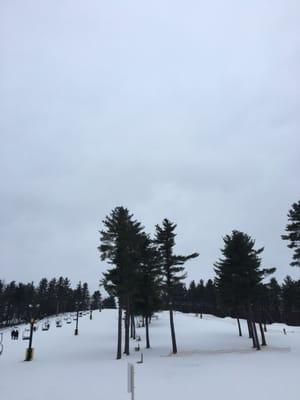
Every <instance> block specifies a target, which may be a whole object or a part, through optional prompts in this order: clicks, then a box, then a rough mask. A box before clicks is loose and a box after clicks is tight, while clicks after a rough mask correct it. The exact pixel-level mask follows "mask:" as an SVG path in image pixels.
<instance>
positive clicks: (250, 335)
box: [247, 318, 253, 339]
mask: <svg viewBox="0 0 300 400" xmlns="http://www.w3.org/2000/svg"><path fill="white" fill-rule="evenodd" d="M247 325H248V333H249V339H252V338H253V332H252V326H251V323H250V320H249V318H247Z"/></svg>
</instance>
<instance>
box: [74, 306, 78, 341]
mask: <svg viewBox="0 0 300 400" xmlns="http://www.w3.org/2000/svg"><path fill="white" fill-rule="evenodd" d="M78 318H79V309H78V308H77V312H76V327H75V331H74V335H75V336H77V335H78Z"/></svg>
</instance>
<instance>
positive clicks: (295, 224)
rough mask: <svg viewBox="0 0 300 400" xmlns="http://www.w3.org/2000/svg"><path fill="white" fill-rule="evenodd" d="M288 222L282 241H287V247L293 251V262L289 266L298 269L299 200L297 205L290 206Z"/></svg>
mask: <svg viewBox="0 0 300 400" xmlns="http://www.w3.org/2000/svg"><path fill="white" fill-rule="evenodd" d="M288 220H289V221H290V223H289V224H287V226H286V228H285V231H286V232H287V234H285V235H282V236H281V238H282V239H283V240H288V241H289V242H290V243H289V244H288V247H289V248H290V249H294V254H293V260H294V261H292V262H291V263H290V265H291V266H292V267H300V200H299V201H298V203H294V204H292V208H291V209H290V211H289V213H288Z"/></svg>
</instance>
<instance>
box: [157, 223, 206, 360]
mask: <svg viewBox="0 0 300 400" xmlns="http://www.w3.org/2000/svg"><path fill="white" fill-rule="evenodd" d="M176 226H177V225H176V224H173V223H172V222H171V221H169V220H168V219H166V218H165V219H164V220H163V221H162V226H159V225H156V234H155V243H156V244H157V248H158V250H159V253H160V257H161V269H162V273H163V288H164V291H165V293H166V296H167V302H168V309H169V315H170V328H171V338H172V352H173V354H176V353H177V343H176V336H175V328H174V317H173V309H174V291H175V288H176V286H177V285H178V283H180V282H181V281H182V280H183V279H184V278H185V277H186V274H185V273H184V272H183V271H184V267H183V265H184V263H185V262H186V261H188V260H190V259H192V258H196V257H198V255H199V254H198V253H193V254H190V255H188V256H178V255H175V254H174V246H175V236H176V234H175V229H176Z"/></svg>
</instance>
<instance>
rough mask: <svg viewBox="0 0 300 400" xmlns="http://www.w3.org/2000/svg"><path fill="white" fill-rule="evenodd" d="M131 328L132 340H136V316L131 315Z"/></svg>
mask: <svg viewBox="0 0 300 400" xmlns="http://www.w3.org/2000/svg"><path fill="white" fill-rule="evenodd" d="M131 326H132V339H135V320H134V315H133V314H132V315H131Z"/></svg>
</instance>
